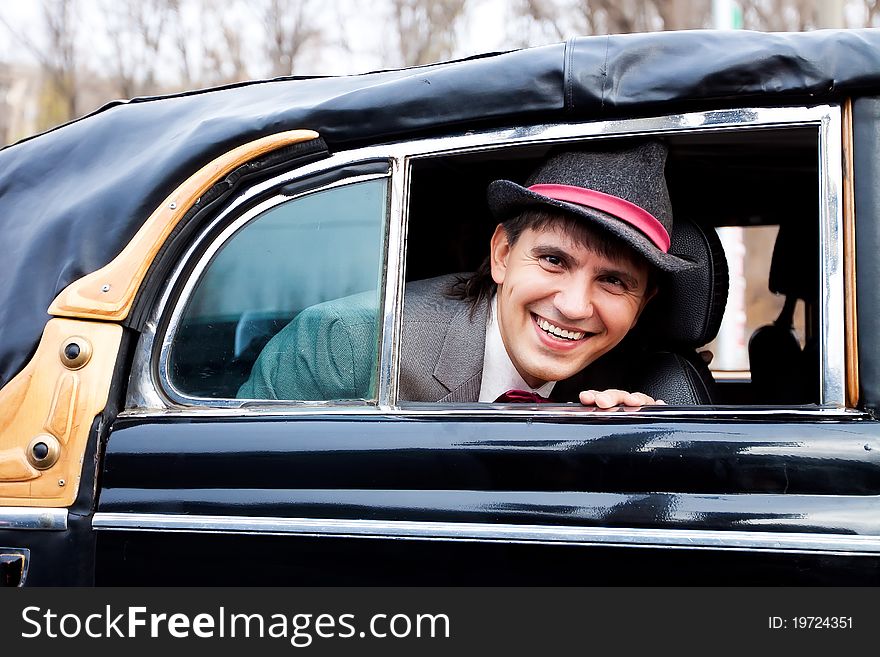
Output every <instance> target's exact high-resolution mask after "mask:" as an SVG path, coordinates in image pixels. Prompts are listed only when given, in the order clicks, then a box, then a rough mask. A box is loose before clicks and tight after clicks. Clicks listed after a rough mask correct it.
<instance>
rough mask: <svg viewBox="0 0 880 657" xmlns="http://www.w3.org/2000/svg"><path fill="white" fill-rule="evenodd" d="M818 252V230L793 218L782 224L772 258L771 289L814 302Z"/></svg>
mask: <svg viewBox="0 0 880 657" xmlns="http://www.w3.org/2000/svg"><path fill="white" fill-rule="evenodd" d="M817 253H819V242H818V235H817V233H816V231H815V230H810V229H809V228H807V227H805V226H804V225H796V224H794V223H792V222H790V221H789V222H786V223H783V224H782V225H780V226H779V233H778V234H777V235H776V244H774V245H773V259H772V260H771V261H770V281H769V287H770V291H771V292H773V293H774V294H783V295H785V296H792V297H796V298H798V299H803V300H804V301H806V302H808V303H814V302H815V301H816V300H817V299H818V298H819V274H818V267H819V259H818V258H817V256H816V254H817Z"/></svg>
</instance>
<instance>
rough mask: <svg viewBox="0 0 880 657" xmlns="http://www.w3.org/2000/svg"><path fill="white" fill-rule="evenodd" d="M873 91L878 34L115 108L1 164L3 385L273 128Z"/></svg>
mask: <svg viewBox="0 0 880 657" xmlns="http://www.w3.org/2000/svg"><path fill="white" fill-rule="evenodd" d="M878 91H880V30H845V31H819V32H811V33H790V34H788V33H786V34H782V33H777V34H764V33H756V32H744V31H732V32H714V31H689V32H660V33H650V34H631V35H614V36H601V37H585V38H579V39H573V40H571V41H569V42H568V43H565V44H557V45H552V46H543V47H539V48H532V49H528V50H520V51H513V52H508V53H501V54H495V55H487V56H482V57H476V58H472V59H467V60H462V61H457V62H450V63H445V64H435V65H431V66H423V67H418V68H411V69H404V70H397V71H384V72H378V73H369V74H364V75H357V76H346V77H335V78H308V79H304V78H283V79H277V80H269V81H262V82H251V83H244V84H240V85H234V86H230V87H223V88H218V89H209V90H205V91H199V92H192V93H184V94H177V95H172V96H164V97H157V98H137V99H134V100H131V101H127V102H116V103H111V104H109V105H107V106H106V107H103V108H101V109H100V110H98V111H97V112H95V113H94V114H92V115H90V116H88V117H86V118H83V119H80V120H78V121H74V122H72V123H69V124H67V125H65V126H62V127H60V128H58V129H55V130H52V131H50V132H48V133H45V134H43V135H39V136H36V137H33V138H29V139H26V140H24V141H22V142H19V143H18V144H15V145H12V146H9V147H7V148H5V149H3V150H2V151H0V235H2V237H3V241H4V248H3V253H2V256H0V281H2V282H3V284H2V286H0V386H3V385H5V383H6V382H7V381H9V379H10V378H12V376H14V375H15V374H16V373H17V372H18V371H19V370H21V368H22V367H23V366H24V364H25V363H26V362H27V359H28V358H29V357H30V355H31V354H32V353H33V351H34V350H35V349H36V345H37V342H38V340H39V337H40V334H41V332H42V329H43V326H44V325H45V323H46V321H47V320H48V315H47V314H46V308H47V307H48V305H49V303H50V302H51V301H52V299H53V298H54V297H55V296H56V295H57V294H58V292H60V291H61V290H62V289H63V288H64V287H66V286H67V285H68V284H69V283H71V282H72V281H74V280H76V279H78V278H80V277H81V276H83V275H85V274H87V273H89V272H91V271H94V270H96V269H98V268H100V267H102V266H103V265H105V264H106V263H107V262H109V261H110V260H111V259H112V258H113V257H114V256H115V255H116V254H117V253H118V252H119V251H120V250H121V249H122V247H123V246H124V245H125V244H126V243H127V242H128V240H129V239H130V238H131V237H132V236H133V235H134V233H135V232H136V231H137V229H138V227H139V226H140V225H141V223H142V222H143V221H144V220H145V219H146V218H147V217H148V216H149V215H150V214H151V212H152V211H153V210H154V209H155V208H156V206H157V205H158V204H159V202H161V200H162V199H163V198H164V197H165V196H166V195H167V194H169V193H170V192H171V191H173V189H174V188H175V187H176V186H177V185H178V184H179V183H180V182H182V181H183V180H184V179H185V178H186V177H188V176H189V175H191V174H192V173H194V172H195V171H196V170H198V169H199V168H200V167H201V166H203V165H204V164H206V163H207V162H209V161H210V160H211V159H213V158H215V157H217V156H218V155H220V154H222V153H224V152H226V151H227V150H229V149H231V148H233V147H235V146H238V145H240V144H242V143H245V142H248V141H251V140H253V139H256V138H258V137H262V136H265V135H268V134H273V133H276V132H280V131H283V130H290V129H296V128H308V129H312V130H316V131H318V132H319V133H320V134H321V136H322V137H323V138H324V139H325V141H326V142H327V144H328V145H329V147H330V149H331V150H339V149H340V148H344V147H347V146H353V145H359V144H366V143H371V142H373V143H375V142H381V141H386V140H392V139H397V138H402V137H408V136H412V135H416V134H427V133H434V134H436V133H439V132H450V131H459V130H465V129H468V128H478V127H489V126H499V125H505V124H513V123H517V122H526V121H527V122H543V121H571V120H589V119H599V118H618V117H623V116H632V115H634V114H640V115H646V114H664V113H670V112H678V111H685V110H696V109H702V108H708V107H712V106H715V107H718V106H724V107H729V106H735V105H754V106H768V105H785V104H790V103H795V102H804V101H806V102H816V103H821V102H828V101H832V100H834V99H839V98H843V97H846V96H851V95H865V94H871V93H877V92H878Z"/></svg>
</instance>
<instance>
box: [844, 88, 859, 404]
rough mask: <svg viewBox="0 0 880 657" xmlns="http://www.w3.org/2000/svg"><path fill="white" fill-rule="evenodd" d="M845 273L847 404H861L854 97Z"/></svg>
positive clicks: (847, 146)
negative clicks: (857, 313)
mask: <svg viewBox="0 0 880 657" xmlns="http://www.w3.org/2000/svg"><path fill="white" fill-rule="evenodd" d="M841 124H842V126H843V140H842V143H843V276H844V315H845V317H846V319H845V322H846V324H845V329H846V334H845V341H846V405H847V406H848V407H850V408H855V407H856V406H858V404H859V342H858V322H857V319H858V317H857V315H856V210H855V183H854V180H853V122H852V100H851V99H847V101H846V102H845V103H844V105H843V120H842V122H841Z"/></svg>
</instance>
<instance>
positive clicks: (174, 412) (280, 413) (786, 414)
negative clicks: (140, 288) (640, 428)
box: [117, 402, 873, 422]
mask: <svg viewBox="0 0 880 657" xmlns="http://www.w3.org/2000/svg"><path fill="white" fill-rule="evenodd" d="M474 406H475V405H470V406H453V405H450V408H448V409H441V408H430V409H427V408H426V409H419V408H413V407H406V406H404V407H401V406H391V407H385V408H376V407H374V406H342V405H340V404H333V405H330V404H327V405H321V404H320V403H318V402H304V403H302V404H301V405H296V406H294V405H293V402H278V403H277V404H260V405H254V406H242V407H237V408H223V407H210V408H209V407H206V408H168V409H164V408H163V409H156V408H130V409H127V410H124V411H122V412H121V413H119V415H118V416H117V417H118V418H119V419H121V420H122V419H126V418H129V419H148V418H169V417H174V418H211V417H213V418H224V417H236V418H260V417H267V416H272V417H308V416H312V415H339V416H346V415H348V416H381V417H408V418H410V417H411V418H422V417H424V418H428V417H441V418H474V417H479V418H486V419H490V418H493V417H495V418H508V419H509V418H557V419H558V418H563V417H579V416H580V417H589V418H596V419H602V420H614V419H616V420H622V421H626V422H632V421H633V420H634V419H635V418H638V419H639V420H653V421H658V422H659V421H671V420H677V419H681V418H685V419H689V420H694V419H703V420H705V421H707V422H711V421H712V420H714V419H717V418H725V419H731V420H737V419H742V420H743V421H748V420H749V419H756V418H761V419H763V420H766V419H773V418H776V419H778V420H779V421H784V420H786V419H792V418H798V419H802V420H809V419H814V420H816V421H817V422H820V421H821V422H828V421H832V420H846V421H848V422H851V421H853V420H871V419H873V418H872V417H871V415H870V414H869V413H866V412H864V411H860V410H858V409H849V408H791V409H784V410H783V409H774V408H767V409H754V408H753V409H749V408H734V407H730V408H724V409H716V408H706V407H695V408H662V407H652V408H651V409H642V410H638V411H627V410H624V409H622V408H618V409H611V410H602V409H596V408H585V407H582V406H577V405H576V404H572V405H571V406H566V407H561V406H557V407H555V408H553V409H546V410H545V409H543V408H541V407H528V406H526V405H525V404H523V405H517V406H502V405H500V404H486V405H485V406H484V407H483V408H474ZM523 406H526V407H525V408H523Z"/></svg>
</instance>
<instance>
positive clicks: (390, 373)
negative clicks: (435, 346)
mask: <svg viewBox="0 0 880 657" xmlns="http://www.w3.org/2000/svg"><path fill="white" fill-rule="evenodd" d="M391 172H392V175H391V185H390V189H389V220H388V230H387V233H386V234H387V240H386V243H385V247H386V248H385V282H384V289H383V294H382V324H381V333H382V335H381V337H380V340H381V343H380V345H379V378H378V383H379V385H378V391H377V397H378V401H379V408H383V409H385V408H388V407H390V406H391V405H392V404H393V403H394V400H395V399H397V377H396V376H394V373H395V372H397V370H398V362H399V360H400V354H399V348H398V345H399V344H400V327H401V314H402V313H401V310H402V307H403V301H402V296H403V279H404V272H403V267H404V264H403V262H404V253H405V251H406V226H407V221H406V217H407V214H406V207H407V205H408V204H409V171H408V167H407V166H406V163H405V161H404V160H403V159H402V158H399V157H395V158H392V160H391Z"/></svg>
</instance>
